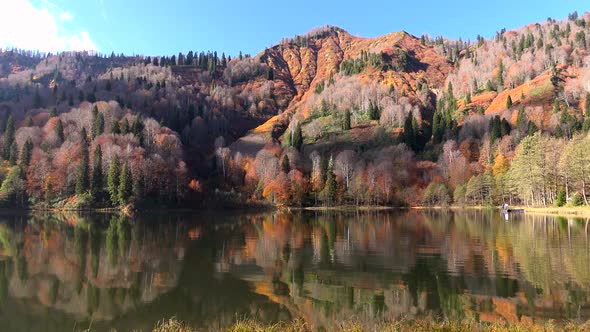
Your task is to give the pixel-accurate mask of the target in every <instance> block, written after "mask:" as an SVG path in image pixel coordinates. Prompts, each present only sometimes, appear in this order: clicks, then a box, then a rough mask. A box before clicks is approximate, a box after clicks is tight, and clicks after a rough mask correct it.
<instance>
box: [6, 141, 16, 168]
mask: <svg viewBox="0 0 590 332" xmlns="http://www.w3.org/2000/svg"><path fill="white" fill-rule="evenodd" d="M17 160H18V145H16V141H13V142H12V144H11V145H10V156H9V157H8V162H9V163H10V165H11V166H14V165H16V161H17Z"/></svg>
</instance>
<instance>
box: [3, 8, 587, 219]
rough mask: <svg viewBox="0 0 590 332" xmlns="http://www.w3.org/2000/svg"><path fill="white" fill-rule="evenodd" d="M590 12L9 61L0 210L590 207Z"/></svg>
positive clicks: (22, 55)
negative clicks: (253, 47) (364, 34)
mask: <svg viewBox="0 0 590 332" xmlns="http://www.w3.org/2000/svg"><path fill="white" fill-rule="evenodd" d="M588 38H590V13H585V14H578V13H577V12H574V13H572V14H570V15H569V16H568V17H567V18H565V19H561V20H555V19H551V18H549V19H547V20H546V21H544V22H541V23H534V24H530V25H528V26H525V27H522V28H519V29H516V30H510V31H506V30H505V29H502V30H499V31H498V32H497V34H496V35H495V37H493V38H491V39H485V38H483V37H478V38H477V40H475V41H471V40H468V41H464V40H461V39H459V40H450V39H447V38H444V37H442V36H438V37H431V36H428V35H423V36H420V37H417V36H413V35H410V34H408V33H406V32H395V33H391V34H387V35H384V36H381V37H376V38H361V37H356V36H353V35H351V34H349V33H347V32H346V31H344V30H343V29H340V28H337V27H333V26H326V27H322V28H318V29H314V30H312V31H310V32H308V33H306V34H304V35H299V36H295V37H293V38H285V39H283V40H281V41H280V42H279V43H277V44H276V45H274V46H272V47H270V48H267V49H265V50H262V51H261V52H260V53H259V54H257V55H249V54H242V53H239V54H236V55H226V54H225V53H223V52H219V51H190V52H188V53H186V54H183V53H178V54H174V55H166V56H147V55H146V56H126V55H123V54H115V53H112V54H100V53H94V52H63V53H58V54H51V53H40V52H37V51H34V50H21V49H2V50H0V158H1V162H0V183H1V186H0V204H1V205H2V206H4V207H14V206H19V207H32V208H39V209H45V208H55V209H91V208H121V207H124V208H143V207H146V208H149V207H154V206H159V207H166V208H178V207H202V206H216V207H217V206H223V207H245V206H261V205H268V206H277V205H278V206H336V205H355V206H358V205H367V206H396V207H401V206H449V205H461V206H464V205H478V206H494V205H499V204H502V203H508V204H511V205H527V206H565V205H570V206H582V205H589V198H588V196H589V195H590V193H589V192H588V191H589V190H590V187H589V186H590V136H588V132H589V130H590V45H589V44H588V42H587V39H588Z"/></svg>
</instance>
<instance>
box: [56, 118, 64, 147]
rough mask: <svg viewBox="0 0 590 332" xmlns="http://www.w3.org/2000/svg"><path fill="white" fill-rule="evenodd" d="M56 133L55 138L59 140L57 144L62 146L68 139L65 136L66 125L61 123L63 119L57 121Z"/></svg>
mask: <svg viewBox="0 0 590 332" xmlns="http://www.w3.org/2000/svg"><path fill="white" fill-rule="evenodd" d="M54 133H55V138H56V139H57V142H58V143H59V144H62V143H63V142H64V141H65V139H66V137H65V134H64V125H63V123H62V122H61V119H57V122H56V124H55V129H54Z"/></svg>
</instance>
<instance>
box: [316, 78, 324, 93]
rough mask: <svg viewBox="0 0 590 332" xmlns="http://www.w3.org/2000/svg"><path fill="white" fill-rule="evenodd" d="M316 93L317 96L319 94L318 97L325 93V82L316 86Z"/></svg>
mask: <svg viewBox="0 0 590 332" xmlns="http://www.w3.org/2000/svg"><path fill="white" fill-rule="evenodd" d="M314 91H315V93H316V94H318V95H319V94H320V93H322V92H323V91H324V81H321V82H319V83H318V84H316V86H315V90H314Z"/></svg>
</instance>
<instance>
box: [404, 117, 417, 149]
mask: <svg viewBox="0 0 590 332" xmlns="http://www.w3.org/2000/svg"><path fill="white" fill-rule="evenodd" d="M417 129H418V128H417V123H416V119H415V118H414V115H413V114H412V112H410V113H409V114H408V116H407V117H406V120H405V121H404V133H403V137H402V138H403V142H404V143H405V144H406V145H407V146H408V147H409V148H410V149H412V150H416V148H417V143H418V140H417V138H418V137H417V136H418V132H417Z"/></svg>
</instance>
